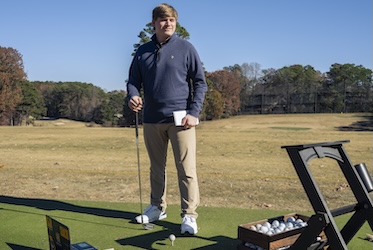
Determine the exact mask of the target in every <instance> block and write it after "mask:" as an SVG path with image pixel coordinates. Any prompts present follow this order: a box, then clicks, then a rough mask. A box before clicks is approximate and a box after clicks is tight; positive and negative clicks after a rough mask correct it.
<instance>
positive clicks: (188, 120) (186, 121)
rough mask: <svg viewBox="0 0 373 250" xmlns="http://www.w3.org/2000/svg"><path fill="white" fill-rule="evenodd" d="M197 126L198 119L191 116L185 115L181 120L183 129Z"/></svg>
mask: <svg viewBox="0 0 373 250" xmlns="http://www.w3.org/2000/svg"><path fill="white" fill-rule="evenodd" d="M197 125H198V118H197V117H194V116H192V115H186V116H185V117H184V118H183V120H181V126H184V128H191V127H195V126H197Z"/></svg>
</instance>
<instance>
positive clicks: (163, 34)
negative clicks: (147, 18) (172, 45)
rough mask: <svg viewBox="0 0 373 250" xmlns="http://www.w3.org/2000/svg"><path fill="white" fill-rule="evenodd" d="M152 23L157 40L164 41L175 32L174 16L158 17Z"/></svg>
mask: <svg viewBox="0 0 373 250" xmlns="http://www.w3.org/2000/svg"><path fill="white" fill-rule="evenodd" d="M152 23H153V26H154V28H155V34H156V35H157V38H158V40H159V42H164V41H165V40H166V39H167V38H169V37H170V36H172V35H173V34H174V33H175V30H176V18H175V17H158V18H157V19H156V20H155V21H153V22H152Z"/></svg>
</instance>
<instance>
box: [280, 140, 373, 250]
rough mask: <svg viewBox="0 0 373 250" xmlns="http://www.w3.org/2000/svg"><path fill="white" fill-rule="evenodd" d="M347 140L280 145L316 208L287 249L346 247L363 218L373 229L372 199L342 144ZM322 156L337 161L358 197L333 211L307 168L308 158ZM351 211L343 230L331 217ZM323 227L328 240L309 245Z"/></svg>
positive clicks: (360, 225)
mask: <svg viewBox="0 0 373 250" xmlns="http://www.w3.org/2000/svg"><path fill="white" fill-rule="evenodd" d="M347 142H349V141H348V140H345V141H336V142H324V143H316V144H306V145H293V146H283V147H282V148H285V149H286V150H287V153H288V154H289V157H290V159H291V161H292V163H293V165H294V167H295V170H296V172H297V174H298V177H299V179H300V181H301V183H302V185H303V187H304V190H305V191H306V193H307V196H308V199H309V200H310V202H311V205H312V207H313V209H314V211H315V214H314V215H313V216H311V217H310V219H309V221H308V226H307V227H306V228H305V229H304V231H303V232H302V233H301V235H300V236H299V238H298V239H297V240H296V242H295V243H294V244H293V245H292V246H291V247H290V248H289V250H300V249H333V250H340V249H341V250H345V249H346V250H347V244H348V242H349V241H350V240H351V239H352V238H353V237H354V235H355V234H356V233H357V232H358V231H359V229H360V228H361V227H362V225H363V224H364V223H365V222H366V221H367V222H368V223H369V225H370V227H371V228H372V230H373V203H372V199H371V198H370V196H369V194H368V191H367V188H366V186H365V185H364V182H363V180H362V179H361V178H360V176H359V173H358V172H357V171H356V169H355V168H354V167H353V165H352V164H351V161H350V159H349V157H348V156H347V153H346V152H345V150H344V148H343V145H342V144H343V143H347ZM324 157H328V158H332V159H334V160H336V161H337V162H338V165H339V166H340V168H341V170H342V172H343V174H344V176H345V178H346V180H347V181H348V184H349V185H350V187H351V190H352V192H353V194H354V196H355V198H356V200H357V203H356V204H352V205H348V206H345V207H341V208H337V209H334V210H333V211H331V210H330V209H329V208H328V206H327V204H326V201H325V199H324V198H323V195H322V194H321V192H320V190H319V188H318V185H317V183H316V182H315V180H314V178H313V177H312V174H311V172H310V171H309V168H308V162H309V161H310V160H312V159H314V158H324ZM351 212H354V214H353V215H352V216H351V218H350V219H349V220H348V222H347V223H346V224H345V226H344V227H343V228H342V230H341V231H339V229H338V227H337V225H336V223H335V221H334V217H336V216H339V215H343V214H346V213H351ZM322 231H324V233H325V235H326V238H327V242H326V243H325V242H324V244H321V243H320V245H319V246H316V247H311V246H314V245H315V244H314V243H315V239H316V237H318V236H319V234H320V233H321V232H322Z"/></svg>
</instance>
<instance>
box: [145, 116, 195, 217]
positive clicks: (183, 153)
mask: <svg viewBox="0 0 373 250" xmlns="http://www.w3.org/2000/svg"><path fill="white" fill-rule="evenodd" d="M143 125H144V140H145V145H146V148H147V151H148V155H149V158H150V187H151V204H152V205H155V206H159V207H160V208H161V209H162V210H163V211H165V210H166V207H167V203H166V188H167V176H166V162H167V148H168V142H169V141H171V145H172V150H173V153H174V157H175V164H176V168H177V175H178V183H179V189H180V196H181V197H180V198H181V211H182V212H181V216H184V215H190V216H192V217H194V218H197V216H198V214H197V212H196V209H197V207H198V205H199V186H198V180H197V169H196V130H195V128H194V127H193V128H190V129H184V128H183V127H176V126H175V125H174V124H173V123H166V124H150V123H145V124H143Z"/></svg>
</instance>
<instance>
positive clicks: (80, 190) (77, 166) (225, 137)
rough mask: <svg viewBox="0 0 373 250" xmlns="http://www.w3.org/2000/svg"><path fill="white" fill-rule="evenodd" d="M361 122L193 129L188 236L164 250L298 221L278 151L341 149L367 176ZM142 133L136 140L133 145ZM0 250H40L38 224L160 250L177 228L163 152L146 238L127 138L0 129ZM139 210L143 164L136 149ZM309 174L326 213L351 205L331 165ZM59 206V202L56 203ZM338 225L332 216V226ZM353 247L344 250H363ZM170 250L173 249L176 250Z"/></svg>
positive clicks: (285, 118)
mask: <svg viewBox="0 0 373 250" xmlns="http://www.w3.org/2000/svg"><path fill="white" fill-rule="evenodd" d="M372 117H373V116H372V115H371V114H297V115H295V114H294V115H250V116H237V117H232V118H229V119H223V120H219V121H208V122H202V123H201V124H200V125H199V126H198V128H197V165H198V166H197V168H198V177H199V183H200V192H201V204H200V207H199V209H198V212H199V214H200V217H199V219H198V224H199V226H200V231H199V234H198V237H191V238H190V237H184V238H183V237H178V238H177V240H176V242H175V247H174V248H172V249H235V248H236V245H237V244H238V242H239V241H238V240H237V227H238V225H239V224H243V223H248V222H252V221H256V220H261V219H265V218H269V217H272V216H278V215H282V214H285V213H293V212H296V213H300V214H306V215H309V214H311V213H312V207H311V206H310V203H309V201H308V198H307V196H306V195H305V192H304V189H303V187H302V185H301V184H300V181H299V179H298V177H297V175H296V172H295V170H294V167H293V165H292V164H291V162H290V159H289V157H288V155H287V153H286V151H285V150H284V149H282V148H281V146H284V145H295V144H309V143H316V142H325V141H338V140H345V139H347V140H350V143H346V144H344V147H345V149H346V151H347V153H348V156H349V157H350V159H351V161H352V163H353V164H358V163H361V162H365V163H366V165H367V167H368V169H369V171H370V173H372V156H373V136H372V131H373V122H372V121H373V118H372ZM141 136H142V130H140V138H142V137H141ZM0 138H2V140H0V249H18V250H26V249H28V250H30V249H31V250H32V249H47V248H48V244H47V230H46V223H45V215H46V214H47V215H50V216H52V217H54V218H56V219H57V220H60V221H61V222H63V223H64V224H66V225H67V226H69V227H70V230H71V237H72V241H73V242H74V243H76V242H80V241H87V242H89V243H91V244H93V245H95V246H97V247H99V248H100V249H106V248H111V247H114V248H115V249H171V244H170V242H169V240H168V239H167V237H168V235H169V234H170V233H171V232H173V233H175V234H176V236H178V235H179V234H178V232H179V227H180V217H179V213H180V211H179V204H180V198H179V191H178V187H177V180H176V170H175V165H174V162H173V159H172V151H171V149H170V151H169V158H168V159H169V160H168V166H167V176H168V190H167V201H168V204H169V209H168V210H167V213H168V218H167V219H166V220H165V221H163V222H160V223H157V225H156V227H155V229H154V230H153V231H147V230H144V229H142V228H141V226H139V225H136V224H132V223H130V220H131V219H132V218H133V217H134V216H135V215H136V214H137V213H138V212H139V210H140V208H139V205H138V202H139V196H138V194H139V193H138V178H137V158H136V144H135V131H134V129H133V128H99V127H87V126H86V125H85V124H84V123H80V122H74V121H69V120H63V119H60V120H55V121H38V122H37V124H36V126H35V127H0ZM140 158H141V175H142V180H143V182H142V184H143V201H144V207H145V206H146V205H147V201H148V200H149V183H148V181H147V180H148V175H149V161H148V159H147V155H146V150H145V146H144V144H143V142H142V140H140ZM310 170H311V171H312V174H313V176H314V178H315V179H316V181H317V183H318V184H319V188H320V189H321V191H322V192H323V195H324V198H325V199H326V200H327V204H328V206H330V209H333V208H337V207H341V206H345V205H348V204H351V203H354V202H355V201H356V200H355V199H354V196H353V194H352V192H351V188H350V187H349V185H348V183H347V182H346V180H345V178H344V176H343V175H342V173H341V171H340V169H339V167H338V166H337V165H336V163H335V162H334V161H332V160H330V159H324V158H323V159H314V160H312V161H311V164H310ZM62 201H64V202H62ZM347 219H348V218H347V217H345V216H341V217H338V218H337V220H338V223H339V224H340V225H343V224H344V222H345V221H346V220H347ZM367 233H372V232H371V229H370V227H369V226H367V225H364V228H363V229H362V230H361V231H360V232H359V233H358V234H357V235H356V236H355V237H354V239H353V240H352V241H351V243H350V244H349V245H348V247H349V249H359V250H360V249H364V250H365V249H372V243H370V242H367V241H364V240H361V239H360V238H363V237H365V235H366V234H367ZM176 246H177V247H176Z"/></svg>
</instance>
